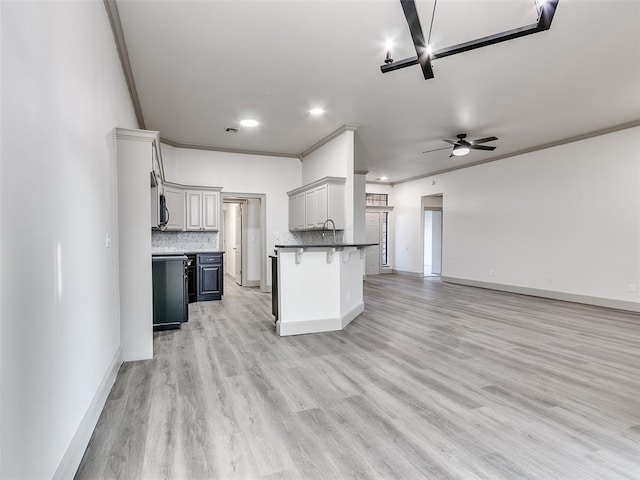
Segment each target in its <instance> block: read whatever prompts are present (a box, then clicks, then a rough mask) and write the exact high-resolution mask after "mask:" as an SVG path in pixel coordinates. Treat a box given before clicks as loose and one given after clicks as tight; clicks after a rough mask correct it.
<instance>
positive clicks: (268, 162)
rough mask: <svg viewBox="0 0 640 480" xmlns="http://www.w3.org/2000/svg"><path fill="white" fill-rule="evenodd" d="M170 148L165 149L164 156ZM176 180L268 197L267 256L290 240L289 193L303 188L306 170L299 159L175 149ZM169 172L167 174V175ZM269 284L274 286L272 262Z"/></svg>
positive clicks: (268, 275) (269, 265)
mask: <svg viewBox="0 0 640 480" xmlns="http://www.w3.org/2000/svg"><path fill="white" fill-rule="evenodd" d="M165 148H166V147H165V146H163V152H164V149H165ZM174 157H175V177H174V178H170V177H168V178H167V180H168V181H171V182H177V183H182V184H184V185H208V186H216V187H222V188H223V190H222V192H223V193H225V192H229V193H231V192H233V193H260V194H265V195H266V217H267V221H266V223H267V224H266V237H267V245H266V247H267V248H266V253H267V255H269V254H270V253H271V252H273V247H274V245H276V243H278V242H279V241H280V240H279V239H282V238H288V236H289V213H288V212H289V197H288V196H287V192H288V191H289V190H293V189H294V188H297V187H299V186H300V179H301V175H302V166H301V164H300V161H299V160H298V159H296V158H286V157H271V156H263V155H249V154H241V153H225V152H214V151H208V150H195V149H188V148H175V149H174ZM168 173H169V172H167V171H165V175H167V174H168ZM265 262H266V265H267V284H268V285H271V275H270V274H269V273H268V272H270V271H271V270H270V268H271V262H270V259H269V258H268V256H267V258H266V260H265Z"/></svg>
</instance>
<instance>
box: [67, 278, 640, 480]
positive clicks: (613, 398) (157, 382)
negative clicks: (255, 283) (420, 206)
mask: <svg viewBox="0 0 640 480" xmlns="http://www.w3.org/2000/svg"><path fill="white" fill-rule="evenodd" d="M270 302H271V299H270V295H267V294H261V293H259V292H258V291H256V289H242V288H239V287H237V286H236V285H235V283H234V282H233V281H232V280H231V279H229V278H227V279H226V282H225V296H224V299H223V300H222V301H220V302H204V303H197V304H192V305H191V306H190V317H191V320H190V322H189V323H188V324H187V325H185V326H184V328H183V329H182V330H181V331H174V332H163V333H157V334H156V335H155V338H154V349H155V352H156V354H155V357H154V359H153V360H149V361H144V362H133V363H127V364H124V365H123V366H122V368H121V369H120V372H119V374H118V378H117V381H116V384H115V386H114V388H113V390H112V392H111V394H110V396H109V399H108V401H107V404H106V406H105V408H104V411H103V412H102V416H101V417H100V420H99V422H98V425H97V427H96V430H95V432H94V434H93V437H92V439H91V442H90V444H89V447H88V448H87V451H86V453H85V456H84V458H83V460H82V463H81V465H80V468H79V470H78V472H77V474H76V479H78V480H82V479H111V478H113V479H136V480H137V479H164V478H166V479H236V478H244V479H265V480H266V479H269V480H275V479H316V478H317V479H340V478H345V479H351V478H354V479H420V478H425V479H430V480H439V479H443V480H444V479H464V480H467V479H469V480H478V479H491V480H502V479H509V480H511V479H517V480H529V479H537V480H553V479H568V480H569V479H570V480H591V479H593V480H618V479H620V480H622V479H635V480H638V479H640V320H639V317H638V316H637V315H635V314H632V313H625V312H620V311H613V310H607V309H603V308H597V307H588V306H581V305H577V304H571V303H564V302H560V301H554V300H544V299H537V298H533V297H526V296H520V295H513V294H509V293H503V292H493V291H489V290H483V289H479V288H473V287H465V286H461V285H450V284H444V283H441V282H440V281H439V279H437V278H425V279H417V278H409V277H400V276H395V275H384V276H375V277H371V276H370V277H368V279H367V281H366V282H365V302H366V309H365V312H364V313H363V314H362V315H361V316H359V317H358V318H357V319H356V320H354V321H353V322H352V323H351V324H350V325H349V326H348V327H347V329H346V330H345V331H342V332H332V333H324V334H313V335H302V336H295V337H286V338H280V337H278V336H277V335H276V334H275V332H274V325H273V318H272V316H271V314H270V311H271V303H270Z"/></svg>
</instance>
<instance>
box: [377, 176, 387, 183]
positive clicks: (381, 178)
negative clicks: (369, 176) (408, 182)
mask: <svg viewBox="0 0 640 480" xmlns="http://www.w3.org/2000/svg"><path fill="white" fill-rule="evenodd" d="M378 180H382V181H383V182H384V181H385V180H389V177H380V178H379V179H378Z"/></svg>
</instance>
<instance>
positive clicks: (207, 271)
mask: <svg viewBox="0 0 640 480" xmlns="http://www.w3.org/2000/svg"><path fill="white" fill-rule="evenodd" d="M197 265H198V280H197V285H198V294H197V299H198V301H199V302H203V301H208V300H220V299H221V298H222V295H223V293H224V291H223V290H224V283H223V268H222V253H202V254H198V256H197Z"/></svg>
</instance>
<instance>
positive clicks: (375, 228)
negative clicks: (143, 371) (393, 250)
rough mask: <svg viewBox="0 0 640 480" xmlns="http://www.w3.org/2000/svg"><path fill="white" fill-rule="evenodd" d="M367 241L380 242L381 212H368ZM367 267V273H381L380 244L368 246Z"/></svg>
mask: <svg viewBox="0 0 640 480" xmlns="http://www.w3.org/2000/svg"><path fill="white" fill-rule="evenodd" d="M366 243H378V244H379V243H380V212H367V225H366ZM366 251H367V253H366V255H367V257H366V268H365V273H366V274H367V275H377V274H378V273H380V245H376V246H375V247H367V250H366Z"/></svg>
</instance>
